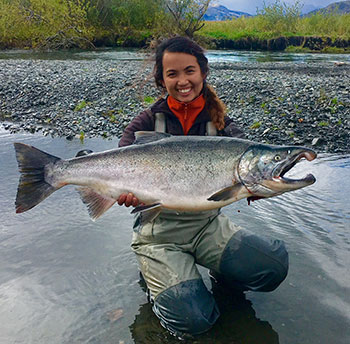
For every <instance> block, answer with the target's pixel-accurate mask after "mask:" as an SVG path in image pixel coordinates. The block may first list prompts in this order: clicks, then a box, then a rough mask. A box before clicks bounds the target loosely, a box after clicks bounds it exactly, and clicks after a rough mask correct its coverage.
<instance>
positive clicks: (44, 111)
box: [0, 59, 350, 154]
mask: <svg viewBox="0 0 350 344" xmlns="http://www.w3.org/2000/svg"><path fill="white" fill-rule="evenodd" d="M151 71H152V65H151V64H148V63H146V62H142V61H135V60H134V61H125V60H114V61H104V60H78V61H77V60H64V61H63V60H21V59H18V60H16V59H9V60H0V120H1V122H0V125H2V126H3V127H4V128H5V129H6V130H8V131H10V132H11V133H16V132H19V131H29V132H32V133H34V132H41V133H42V134H43V135H51V136H53V137H55V136H62V137H66V138H67V139H69V140H70V139H73V138H76V137H79V138H81V139H83V138H85V137H96V136H101V137H104V138H111V137H120V136H121V134H122V132H123V130H124V128H125V127H126V125H127V124H128V123H129V122H130V121H131V120H132V118H133V117H134V116H135V115H137V114H138V113H139V112H140V111H141V110H142V109H144V108H146V107H148V106H149V105H150V103H151V102H152V101H154V100H155V99H157V98H158V97H159V95H160V94H159V92H158V90H157V89H156V88H155V87H154V85H153V79H152V77H151ZM208 82H209V83H210V84H212V85H213V86H214V87H215V88H216V90H217V92H218V94H219V96H220V97H221V98H222V100H223V101H224V102H225V103H226V105H227V107H228V114H229V116H231V117H232V118H233V119H234V120H235V122H236V123H237V125H238V126H239V127H241V128H242V129H243V130H244V132H245V133H246V135H247V138H248V139H250V140H254V141H258V142H264V143H271V144H296V145H305V146H309V147H314V148H315V149H316V150H317V151H318V152H328V153H340V154H348V153H350V143H349V138H350V136H349V133H350V64H349V63H334V62H318V63H307V64H306V63H292V62H273V63H272V62H263V63H259V62H247V63H242V62H240V63H237V62H232V63H228V62H218V63H211V64H210V75H209V77H208Z"/></svg>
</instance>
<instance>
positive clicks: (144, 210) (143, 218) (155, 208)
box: [131, 203, 162, 224]
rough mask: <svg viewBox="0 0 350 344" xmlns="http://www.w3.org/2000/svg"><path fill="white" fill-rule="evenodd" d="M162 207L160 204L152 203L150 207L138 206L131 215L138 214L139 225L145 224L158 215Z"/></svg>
mask: <svg viewBox="0 0 350 344" xmlns="http://www.w3.org/2000/svg"><path fill="white" fill-rule="evenodd" d="M161 209H162V205H161V204H160V203H154V204H150V205H139V206H138V207H136V208H135V209H133V211H132V212H131V214H137V213H141V214H140V223H141V224H145V223H147V222H151V221H153V220H154V219H155V218H156V217H157V216H158V215H159V213H160V211H161Z"/></svg>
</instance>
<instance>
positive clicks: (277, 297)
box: [0, 53, 350, 344]
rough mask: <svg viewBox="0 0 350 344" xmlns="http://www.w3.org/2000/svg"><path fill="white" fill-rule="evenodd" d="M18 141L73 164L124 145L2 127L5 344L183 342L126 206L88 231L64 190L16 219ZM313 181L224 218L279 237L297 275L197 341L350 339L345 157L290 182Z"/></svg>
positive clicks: (349, 191)
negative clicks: (142, 256) (165, 316)
mask: <svg viewBox="0 0 350 344" xmlns="http://www.w3.org/2000/svg"><path fill="white" fill-rule="evenodd" d="M87 54H92V53H87ZM247 54H248V53H247ZM136 55H137V53H136ZM133 56H134V55H133ZM129 57H130V56H129ZM0 58H1V57H0ZM16 58H18V57H16ZM213 58H214V57H213ZM13 142H24V143H27V144H31V145H33V146H36V147H38V148H39V149H42V150H45V151H47V152H50V153H52V154H54V155H56V156H59V157H62V158H69V157H72V156H74V155H75V154H76V152H77V151H79V150H81V149H85V148H89V149H92V150H94V151H102V150H106V149H110V148H113V147H116V146H117V143H118V140H117V139H114V140H104V139H100V138H94V139H85V140H84V141H83V142H81V141H80V140H79V139H73V140H72V141H68V140H66V139H64V138H51V137H45V136H42V135H39V134H36V135H31V134H24V133H19V134H12V135H11V134H9V133H8V132H6V131H4V130H3V129H0V176H1V181H2V182H1V184H0V212H1V213H0V216H1V223H0V243H1V250H0V262H1V264H0V343H4V344H5V343H6V344H10V343H16V344H17V343H35V344H47V343H50V344H56V343H57V344H62V343H67V344H68V343H69V344H71V343H104V344H109V343H117V344H132V343H138V344H141V343H142V344H154V343H159V344H170V343H178V341H177V340H176V339H175V338H173V337H171V336H170V335H169V334H168V333H167V332H166V331H165V330H164V329H163V328H162V327H161V326H160V325H159V323H158V320H157V319H156V317H155V316H154V315H153V314H152V310H151V306H150V304H148V303H147V298H146V296H145V294H144V292H143V290H142V288H141V287H140V284H139V276H138V269H137V263H136V260H135V257H134V255H133V253H132V252H131V249H130V240H131V233H132V230H131V225H132V215H130V214H129V213H130V209H127V208H125V207H119V206H117V205H115V206H114V207H112V208H111V209H110V210H109V211H108V212H107V213H106V214H105V215H104V216H103V217H101V218H100V219H98V220H97V221H96V222H93V221H91V220H90V218H89V216H88V213H87V210H86V207H85V205H84V204H83V203H82V202H81V200H80V199H79V195H78V193H77V192H76V191H75V189H74V187H66V188H63V189H61V190H59V191H57V192H56V193H54V194H53V195H51V196H50V197H49V198H48V199H46V200H45V201H44V202H42V203H41V204H40V205H38V206H37V207H35V208H34V209H32V210H30V211H28V212H26V213H23V214H15V210H14V201H15V197H16V190H17V183H18V177H19V173H18V171H17V163H16V159H15V154H14V149H13ZM309 172H310V173H313V174H314V175H315V176H316V178H317V182H316V183H315V184H314V185H312V186H310V187H307V188H305V189H302V190H298V191H295V192H291V193H287V194H284V195H282V196H279V197H275V198H272V199H267V200H261V201H257V202H253V203H252V204H251V205H250V206H248V205H247V202H245V201H244V200H242V201H239V202H236V203H233V204H231V205H230V206H227V207H225V208H224V209H223V212H224V213H225V214H227V215H228V216H229V217H230V218H231V219H232V221H234V222H235V223H237V224H239V225H241V226H243V227H245V228H249V229H250V230H251V231H253V232H255V233H256V234H260V235H266V236H269V237H274V238H278V239H282V240H284V241H285V242H286V245H287V249H288V251H289V255H290V271H289V274H288V277H287V279H286V280H285V281H284V282H283V284H282V285H281V286H280V287H279V288H278V289H277V290H275V291H274V292H271V293H252V292H249V293H247V295H246V298H247V300H246V301H241V302H240V303H238V304H235V305H233V306H232V307H230V303H229V302H228V303H227V307H226V311H225V312H223V314H222V316H221V318H220V319H219V321H218V323H217V324H216V325H215V326H214V328H213V329H212V330H211V331H209V332H208V333H207V334H205V335H203V336H201V337H199V338H198V339H196V340H195V341H194V343H203V344H209V343H210V344H212V343H215V344H228V343H235V344H236V343H242V344H243V343H244V344H247V343H248V344H250V343H251V344H261V343H267V344H270V343H271V344H275V343H281V344H299V343H300V344H308V343H309V344H316V343H320V344H323V343H324V344H326V343H327V344H328V343H332V344H347V343H349V342H350V330H349V328H350V268H349V266H350V207H349V204H350V203H349V202H350V182H349V176H350V156H349V155H335V154H331V155H328V154H320V155H319V157H318V158H317V159H316V160H314V161H312V162H306V161H302V162H301V163H299V164H298V165H297V166H296V167H295V168H294V169H293V172H291V173H292V174H291V175H293V174H294V175H298V176H302V175H305V174H306V173H309ZM201 272H202V274H203V278H204V281H205V283H206V284H207V285H208V287H210V281H209V278H208V276H207V271H206V270H205V269H201Z"/></svg>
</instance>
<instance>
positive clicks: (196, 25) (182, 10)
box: [165, 0, 212, 38]
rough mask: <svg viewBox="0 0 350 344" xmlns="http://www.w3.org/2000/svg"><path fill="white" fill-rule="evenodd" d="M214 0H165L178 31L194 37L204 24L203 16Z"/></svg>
mask: <svg viewBox="0 0 350 344" xmlns="http://www.w3.org/2000/svg"><path fill="white" fill-rule="evenodd" d="M211 2H212V0H165V5H166V9H167V10H168V11H169V12H170V14H171V16H172V18H173V24H174V26H173V27H176V28H177V31H178V32H177V33H179V34H181V35H186V36H188V37H190V38H193V35H194V33H195V32H196V31H199V30H200V29H201V28H202V27H203V26H204V23H203V16H204V15H205V13H206V12H207V9H208V7H209V5H210V3H211Z"/></svg>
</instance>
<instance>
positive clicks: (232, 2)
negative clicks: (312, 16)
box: [213, 0, 340, 14]
mask: <svg viewBox="0 0 350 344" xmlns="http://www.w3.org/2000/svg"><path fill="white" fill-rule="evenodd" d="M339 1H340V0H301V1H300V4H303V5H304V10H306V12H309V11H312V10H313V9H315V8H321V7H326V6H327V5H329V4H331V3H333V2H339ZM215 2H216V3H218V4H220V5H224V6H226V7H227V8H229V9H230V10H234V11H242V12H247V13H249V14H256V8H257V7H258V8H260V9H261V8H262V7H263V0H214V1H213V3H215ZM274 2H275V1H274V0H265V3H266V4H269V3H274ZM284 2H285V3H287V4H293V3H294V2H295V1H294V0H284Z"/></svg>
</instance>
